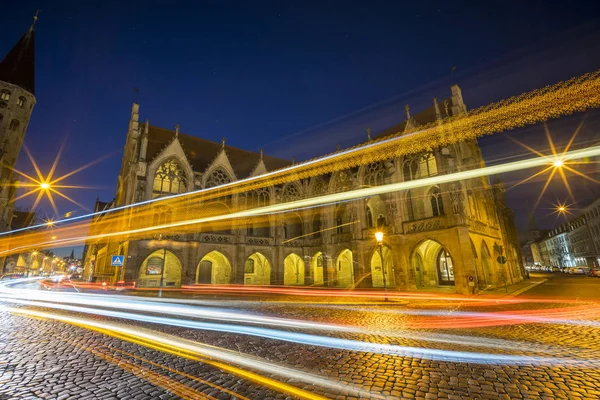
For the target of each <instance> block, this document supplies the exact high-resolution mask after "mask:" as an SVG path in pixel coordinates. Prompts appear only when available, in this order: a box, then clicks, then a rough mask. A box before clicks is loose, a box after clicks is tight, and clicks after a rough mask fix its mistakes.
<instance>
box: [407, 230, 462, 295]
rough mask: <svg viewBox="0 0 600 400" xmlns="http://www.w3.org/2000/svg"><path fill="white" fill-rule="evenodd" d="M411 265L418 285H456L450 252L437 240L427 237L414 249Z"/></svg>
mask: <svg viewBox="0 0 600 400" xmlns="http://www.w3.org/2000/svg"><path fill="white" fill-rule="evenodd" d="M410 261H411V266H412V268H413V270H414V271H415V276H416V283H417V287H437V286H454V264H453V262H452V257H451V256H450V253H449V252H448V250H446V248H445V247H444V246H442V245H441V244H439V243H438V242H436V241H435V240H431V239H427V240H425V241H423V242H421V244H420V245H419V246H417V248H416V249H415V250H414V252H413V254H412V256H411V260H410Z"/></svg>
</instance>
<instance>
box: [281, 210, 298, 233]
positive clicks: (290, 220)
mask: <svg viewBox="0 0 600 400" xmlns="http://www.w3.org/2000/svg"><path fill="white" fill-rule="evenodd" d="M283 227H284V236H285V238H286V239H294V238H298V237H300V236H302V232H303V229H302V217H300V215H299V214H298V213H296V212H291V213H288V214H285V220H284V225H283Z"/></svg>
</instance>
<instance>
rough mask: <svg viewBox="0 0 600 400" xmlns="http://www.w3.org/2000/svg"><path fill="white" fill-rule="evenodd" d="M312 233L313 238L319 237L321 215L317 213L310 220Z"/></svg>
mask: <svg viewBox="0 0 600 400" xmlns="http://www.w3.org/2000/svg"><path fill="white" fill-rule="evenodd" d="M312 230H313V231H312V233H313V237H314V238H320V237H321V216H320V215H319V214H317V215H315V216H314V217H313V221H312Z"/></svg>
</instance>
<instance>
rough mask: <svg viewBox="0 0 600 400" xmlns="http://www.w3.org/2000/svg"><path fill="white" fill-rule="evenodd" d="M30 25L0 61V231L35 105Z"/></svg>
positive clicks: (6, 225) (9, 216)
mask: <svg viewBox="0 0 600 400" xmlns="http://www.w3.org/2000/svg"><path fill="white" fill-rule="evenodd" d="M36 19H37V17H34V23H33V24H32V25H31V26H30V27H29V29H28V30H27V31H26V32H25V34H24V35H23V36H22V37H21V39H20V40H19V41H18V42H17V44H16V45H15V46H14V47H13V48H12V49H11V50H10V51H9V52H8V54H7V55H6V56H5V57H4V59H3V60H2V61H1V62H0V232H4V231H7V230H10V229H11V226H12V224H13V216H14V215H13V211H14V204H13V201H14V197H15V190H16V185H15V183H16V179H15V176H14V174H13V168H14V166H15V163H16V162H17V158H18V157H19V153H20V152H21V146H22V144H23V138H24V137H25V132H26V130H27V125H28V123H29V118H31V113H32V111H33V106H34V105H35V101H36V100H35V82H34V78H35V68H34V66H35V54H34V25H35V20H36Z"/></svg>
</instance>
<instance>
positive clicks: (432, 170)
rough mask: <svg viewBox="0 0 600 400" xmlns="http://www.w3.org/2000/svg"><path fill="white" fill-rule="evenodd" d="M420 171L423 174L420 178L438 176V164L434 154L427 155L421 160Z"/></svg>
mask: <svg viewBox="0 0 600 400" xmlns="http://www.w3.org/2000/svg"><path fill="white" fill-rule="evenodd" d="M419 171H420V172H421V174H420V176H423V177H425V176H434V175H437V173H438V170H437V164H436V162H435V156H434V155H433V153H427V154H424V155H423V156H421V159H420V160H419Z"/></svg>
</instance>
